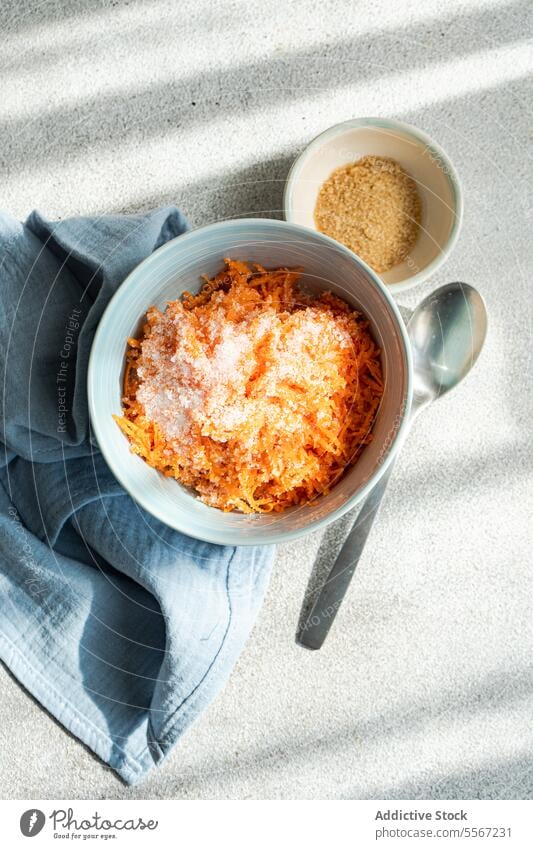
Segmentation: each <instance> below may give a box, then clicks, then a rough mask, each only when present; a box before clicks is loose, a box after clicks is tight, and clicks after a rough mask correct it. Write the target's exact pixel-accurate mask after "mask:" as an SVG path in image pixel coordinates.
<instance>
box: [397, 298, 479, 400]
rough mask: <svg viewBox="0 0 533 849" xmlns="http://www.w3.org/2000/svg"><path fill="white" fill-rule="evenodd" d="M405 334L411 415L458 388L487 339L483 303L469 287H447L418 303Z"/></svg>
mask: <svg viewBox="0 0 533 849" xmlns="http://www.w3.org/2000/svg"><path fill="white" fill-rule="evenodd" d="M407 333H408V335H409V341H410V343H411V350H412V354H413V371H414V396H413V407H412V415H413V416H414V415H416V414H418V413H419V412H420V410H422V409H423V408H424V407H426V406H427V405H428V404H430V403H432V402H433V401H435V400H436V399H437V398H440V396H441V395H444V394H445V393H446V392H449V391H450V389H453V388H454V386H457V384H458V383H460V382H461V380H463V378H464V377H466V375H467V374H468V372H469V371H470V369H471V368H472V366H473V365H474V364H475V362H476V360H477V358H478V357H479V354H480V352H481V349H482V347H483V343H484V342H485V337H486V335H487V310H486V307H485V302H484V300H483V298H482V297H481V295H480V294H479V292H478V291H477V290H476V289H474V288H473V287H472V286H469V285H468V283H448V284H447V285H446V286H442V287H441V288H440V289H437V291H436V292H433V293H432V294H431V295H428V297H427V298H424V300H423V301H421V302H420V304H418V306H417V307H416V309H415V310H414V312H413V313H412V315H411V317H410V319H409V322H408V325H407Z"/></svg>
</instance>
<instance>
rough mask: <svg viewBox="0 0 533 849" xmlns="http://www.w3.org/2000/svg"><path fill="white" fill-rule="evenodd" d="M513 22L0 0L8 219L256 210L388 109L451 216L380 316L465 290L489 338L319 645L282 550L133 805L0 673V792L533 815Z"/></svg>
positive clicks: (406, 473)
mask: <svg viewBox="0 0 533 849" xmlns="http://www.w3.org/2000/svg"><path fill="white" fill-rule="evenodd" d="M528 7H529V8H530V4H527V3H526V2H524V3H521V2H503V3H502V2H494V1H493V0H467V2H463V3H460V2H457V0H453V2H448V3H446V4H444V3H442V2H438V1H437V0H426V2H423V3H419V2H415V1H414V0H401V2H398V3H390V2H387V0H378V2H375V1H374V2H367V0H360V2H357V3H353V0H333V1H332V0H326V2H320V3H318V2H316V0H299V1H298V2H296V0H289V2H287V3H284V4H279V5H277V4H274V3H273V2H269V0H248V2H244V0H231V2H224V3H221V2H213V0H184V2H182V3H180V4H176V3H173V2H171V0H145V2H139V0H132V2H123V3H122V2H99V0H84V1H83V2H80V3H76V2H72V0H59V2H57V0H56V2H42V3H41V2H37V0H34V2H31V0H18V2H16V3H15V2H14V0H6V2H5V3H4V4H3V16H4V28H3V29H4V33H3V38H2V42H1V44H0V57H1V59H0V68H1V70H2V98H1V99H0V159H1V174H2V176H1V186H2V201H1V203H2V206H4V207H5V208H7V209H8V210H10V211H11V212H13V213H14V214H16V215H18V216H20V217H23V216H25V215H26V214H27V213H28V212H29V211H30V210H31V209H32V208H34V207H38V208H39V209H40V210H42V211H43V212H45V213H46V214H47V215H49V216H54V215H55V216H67V215H73V214H78V213H105V212H109V211H132V210H138V209H144V208H147V207H149V206H152V205H155V204H160V203H164V202H169V201H175V202H177V203H178V204H179V205H180V206H181V207H182V208H183V209H184V211H185V212H186V213H187V214H188V215H189V216H190V219H191V221H192V223H193V224H194V225H199V224H203V223H205V222H208V221H214V220H217V219H220V218H225V217H235V216H239V215H243V214H252V215H258V214H263V215H267V216H278V215H279V214H280V199H281V192H282V186H283V180H284V177H285V175H286V173H287V170H288V167H289V164H290V162H291V161H292V159H293V158H294V156H295V155H296V154H297V153H298V151H300V150H301V149H302V147H303V146H304V145H305V144H306V142H307V141H308V140H309V139H310V138H312V137H313V136H314V135H316V134H317V133H318V132H320V131H321V130H323V129H324V128H326V127H327V126H329V125H331V124H332V123H335V122H337V121H341V120H344V119H347V118H350V117H353V116H361V115H390V116H395V117H398V118H401V119H403V120H406V121H409V122H412V123H414V124H416V125H418V126H419V127H421V128H423V129H424V130H426V131H428V132H429V133H430V134H431V135H433V136H434V137H435V138H436V139H438V141H439V142H440V143H441V144H442V145H443V147H444V148H445V149H446V150H447V151H448V153H449V154H450V156H451V157H452V159H453V161H454V162H455V164H456V165H457V168H458V170H459V173H460V176H461V178H462V181H463V185H464V192H465V198H466V212H465V220H464V227H463V231H462V235H461V237H460V241H459V244H458V246H457V248H456V250H455V252H454V254H453V256H452V257H451V259H450V260H449V262H448V263H447V265H446V266H445V268H444V269H443V270H442V271H441V272H439V274H438V275H436V276H435V278H434V279H433V280H432V281H431V283H430V284H429V286H425V287H422V288H421V289H419V290H418V291H414V292H412V293H409V294H408V296H406V297H403V298H402V299H401V300H402V303H404V304H406V305H408V306H412V305H414V304H415V303H416V301H417V300H418V299H419V298H420V297H421V296H423V294H425V292H426V291H428V290H429V288H430V287H436V286H437V285H439V284H441V283H444V282H446V281H449V280H455V279H464V280H467V281H469V282H471V283H473V284H474V285H476V286H478V287H479V288H480V289H481V291H482V292H483V294H484V295H485V297H486V300H487V304H488V309H489V312H490V335H489V338H488V342H487V347H486V350H485V352H484V354H483V357H482V360H481V361H480V363H479V367H478V368H477V369H476V371H475V373H473V374H471V375H470V377H469V378H468V380H467V381H466V383H465V384H464V385H463V386H462V387H461V388H460V390H458V391H457V392H456V393H455V394H453V395H451V396H449V397H447V398H446V399H445V400H443V401H442V402H440V403H439V405H438V406H435V407H434V408H433V409H431V410H429V411H428V412H427V413H426V414H425V415H424V417H423V418H421V419H420V420H419V421H418V422H417V423H416V426H415V428H414V431H413V433H412V434H411V436H410V439H409V441H408V444H407V445H406V447H405V450H404V452H403V455H402V457H401V459H400V462H399V464H398V468H397V470H396V474H395V477H394V480H393V482H392V483H391V485H390V488H389V493H388V497H387V500H386V503H385V505H384V508H383V512H382V515H381V518H380V521H379V524H378V526H377V527H376V528H375V532H374V534H373V537H372V540H371V544H370V545H369V547H368V549H367V552H366V553H365V556H364V559H363V561H362V562H361V565H360V570H359V573H358V575H357V579H356V580H355V581H354V584H353V587H352V589H351V592H350V595H349V598H348V599H347V601H346V603H345V605H344V606H343V608H342V610H341V612H340V614H339V616H338V620H337V622H336V624H335V629H334V631H333V633H332V634H331V637H330V639H329V641H328V643H327V645H326V646H325V648H324V649H323V651H321V652H320V653H316V654H315V653H307V652H305V651H303V650H302V649H300V648H298V647H297V646H296V645H295V641H294V633H295V627H296V623H297V620H298V615H299V610H300V605H301V602H302V598H303V595H304V592H305V587H306V584H307V581H308V578H309V574H310V570H311V566H312V562H313V558H314V555H315V552H316V550H317V548H318V546H319V543H320V539H319V538H318V537H316V536H315V537H310V538H308V539H305V540H303V541H300V542H297V543H294V544H291V545H287V546H285V547H282V548H280V550H279V555H278V559H277V565H276V569H275V574H274V578H273V580H272V584H271V587H270V591H269V594H268V598H267V600H266V603H265V605H264V608H263V610H262V613H261V615H260V618H259V620H258V622H257V626H256V628H255V631H254V633H253V635H252V638H251V639H250V641H249V644H248V646H247V648H246V650H245V651H244V653H243V655H242V657H241V659H240V661H239V663H238V665H237V667H236V669H235V672H234V674H233V676H232V678H231V680H230V682H229V684H228V686H227V687H226V689H225V691H224V692H223V694H222V695H221V696H220V698H219V699H218V700H217V701H216V703H215V704H214V705H213V706H212V707H211V709H210V710H209V711H207V712H206V713H205V715H204V716H203V717H202V718H201V719H200V720H199V721H198V723H197V724H196V725H195V726H194V728H193V729H192V730H191V731H190V733H189V734H188V735H187V737H186V738H185V739H184V740H183V742H182V744H181V745H179V746H178V747H177V748H176V749H175V751H174V753H173V754H172V756H171V757H170V758H169V759H168V761H167V762H166V763H165V765H164V766H163V768H162V769H161V770H159V771H157V772H156V773H154V774H153V775H152V776H151V777H150V778H149V779H148V780H147V781H146V782H145V783H144V784H143V785H141V786H139V787H138V788H135V789H128V788H125V787H124V786H123V785H122V784H121V783H120V782H119V781H118V780H117V779H116V778H115V776H114V775H113V774H112V773H111V772H110V771H109V770H107V769H106V768H105V767H103V766H102V765H101V764H100V763H99V762H98V761H97V760H95V759H94V758H93V757H92V756H91V754H90V753H88V752H87V751H86V750H85V749H83V748H82V746H81V745H80V744H78V743H77V741H75V740H74V739H73V738H71V737H70V736H68V735H67V734H66V733H65V732H64V731H63V730H62V729H61V728H60V727H59V726H58V725H57V724H56V723H55V722H54V721H53V720H52V719H50V717H49V716H47V715H46V714H45V713H44V712H43V711H42V710H41V709H40V708H39V707H38V706H37V705H36V704H35V703H34V702H33V701H32V700H31V699H30V698H29V697H28V696H27V695H26V694H25V693H24V692H23V691H22V689H21V688H20V687H19V686H18V684H17V683H16V682H15V681H13V680H12V679H11V677H10V676H9V674H8V673H7V672H6V671H5V670H1V671H0V692H1V696H0V796H1V797H3V798H29V799H39V798H44V799H49V798H239V799H243V798H278V797H279V798H300V797H303V798H329V797H333V798H402V797H404V798H477V797H481V798H494V797H496V798H531V797H533V748H532V746H533V723H532V722H531V716H532V710H533V677H532V663H533V659H532V647H533V617H532V614H531V607H532V597H533V596H532V590H533V576H532V569H531V559H532V558H531V545H532V535H531V519H532V499H531V472H532V454H531V416H532V412H533V411H532V405H531V366H532V363H531V270H532V269H531V259H532V248H531V246H532V240H531V233H530V231H531V224H532V223H533V210H532V206H531V199H530V198H531V185H529V186H528V185H527V179H528V177H529V178H530V177H531V168H530V159H528V147H529V150H530V149H531V127H532V120H531V100H530V99H529V101H528V98H527V93H528V88H527V86H528V80H527V75H528V73H530V71H531V45H530V44H529V45H528V44H526V42H525V38H526V34H527V31H528V15H530V13H529V12H528ZM530 23H531V19H530V17H529V24H530ZM528 523H529V524H528ZM331 544H332V547H333V544H334V541H332V542H331ZM332 550H333V548H332Z"/></svg>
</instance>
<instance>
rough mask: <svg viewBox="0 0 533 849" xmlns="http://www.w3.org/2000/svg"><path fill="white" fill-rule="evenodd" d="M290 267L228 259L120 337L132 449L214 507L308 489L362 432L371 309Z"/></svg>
mask: <svg viewBox="0 0 533 849" xmlns="http://www.w3.org/2000/svg"><path fill="white" fill-rule="evenodd" d="M300 277H301V272H300V271H299V270H295V269H286V268H279V269H275V270H265V269H264V268H262V267H261V266H257V265H256V266H254V267H253V269H252V268H250V267H249V266H248V265H246V264H244V263H242V262H236V261H234V260H229V259H228V260H226V268H225V269H224V270H223V271H221V272H220V273H219V274H217V275H216V276H215V277H214V278H213V279H211V280H209V279H205V282H204V285H203V287H202V289H201V290H200V292H199V293H198V294H197V295H192V294H190V293H185V294H184V295H183V297H182V298H181V299H179V300H176V301H170V302H169V303H168V305H167V307H166V309H165V311H164V312H161V311H160V310H158V309H156V308H155V307H152V308H151V309H150V310H149V311H148V313H147V318H146V323H145V325H144V328H143V333H142V336H141V338H140V339H129V340H128V349H127V354H126V368H125V373H124V397H123V415H122V416H115V417H114V418H115V420H116V421H117V423H118V425H119V427H120V428H121V429H122V431H123V432H124V434H125V435H126V436H127V438H128V439H129V441H130V443H131V450H132V451H133V452H134V453H136V454H139V455H140V456H141V457H142V458H143V459H144V460H145V461H146V462H147V463H148V464H149V465H150V466H152V467H154V468H155V469H158V470H159V471H160V472H162V473H163V474H164V475H167V476H170V477H173V478H175V479H176V480H178V481H179V482H180V483H182V484H184V485H185V486H188V487H191V488H192V489H194V490H195V491H196V492H197V494H198V495H199V496H200V498H201V499H202V500H203V501H205V502H206V503H207V504H209V505H211V506H214V507H218V508H220V509H222V510H239V511H242V512H279V511H281V510H284V509H286V508H287V507H291V506H295V505H301V504H305V503H308V502H310V501H312V500H313V499H315V498H316V497H317V496H319V495H323V494H325V493H327V492H329V490H330V489H331V488H332V486H334V485H335V483H337V481H338V480H339V479H340V478H341V476H342V475H343V473H344V471H345V469H346V468H347V467H348V466H350V465H351V464H352V463H353V462H354V461H355V460H356V459H357V457H358V456H359V453H360V451H361V449H362V448H363V446H364V445H366V444H367V443H368V442H370V441H371V439H372V426H373V423H374V419H375V416H376V412H377V409H378V406H379V403H380V400H381V396H382V394H383V383H382V372H381V361H380V352H379V349H378V347H377V346H376V344H375V342H374V340H373V338H372V336H371V334H370V330H369V325H368V322H367V320H366V319H365V318H364V317H363V316H362V315H361V314H359V313H357V312H355V311H353V310H352V309H351V307H349V305H348V304H346V303H345V302H344V301H342V300H341V299H339V298H338V297H336V296H335V295H333V294H331V293H324V294H321V295H320V296H319V297H316V298H313V297H311V296H309V295H306V294H304V293H303V292H302V291H301V290H300V287H299V279H300Z"/></svg>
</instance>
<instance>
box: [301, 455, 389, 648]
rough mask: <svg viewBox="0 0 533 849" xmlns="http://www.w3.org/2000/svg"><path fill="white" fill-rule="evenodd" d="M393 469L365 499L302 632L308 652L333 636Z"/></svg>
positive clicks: (303, 642)
mask: <svg viewBox="0 0 533 849" xmlns="http://www.w3.org/2000/svg"><path fill="white" fill-rule="evenodd" d="M392 467H393V464H391V465H390V466H389V468H388V469H387V471H386V472H385V474H384V475H383V477H382V478H381V479H380V480H379V481H378V483H377V484H376V486H375V487H374V489H373V490H372V492H371V493H370V494H369V495H368V496H367V497H366V498H365V500H364V502H363V506H362V508H361V510H360V512H359V515H358V517H357V519H356V520H355V523H354V525H353V527H352V529H351V531H350V533H349V534H348V536H347V537H346V539H345V541H344V545H343V546H342V548H341V550H340V552H339V555H338V557H337V559H336V561H335V563H334V564H333V567H332V569H331V571H330V573H329V575H328V577H327V579H326V581H325V583H324V585H323V586H322V589H321V590H320V592H319V594H318V597H317V599H316V601H315V602H314V604H313V606H312V608H311V610H310V612H309V614H308V616H307V619H306V620H305V623H304V624H303V626H302V627H301V629H300V631H299V632H298V636H297V640H298V642H299V643H300V645H301V646H303V647H304V648H307V649H314V650H316V649H319V648H321V646H322V644H323V642H324V640H325V639H326V637H327V635H328V633H329V629H330V628H331V625H332V623H333V620H334V619H335V616H336V615H337V612H338V610H339V607H340V606H341V603H342V600H343V598H344V596H345V594H346V591H347V589H348V587H349V585H350V581H351V580H352V576H353V574H354V572H355V569H356V567H357V564H358V563H359V560H360V558H361V555H362V553H363V549H364V547H365V543H366V540H367V537H368V535H369V533H370V531H371V528H372V525H373V524H374V520H375V518H376V516H377V514H378V512H379V507H380V505H381V500H382V498H383V495H384V493H385V490H386V488H387V484H388V482H389V478H390V475H391V472H392Z"/></svg>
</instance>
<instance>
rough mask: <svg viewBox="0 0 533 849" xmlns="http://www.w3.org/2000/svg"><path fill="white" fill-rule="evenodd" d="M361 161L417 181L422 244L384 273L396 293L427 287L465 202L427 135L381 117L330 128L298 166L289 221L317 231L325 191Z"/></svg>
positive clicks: (290, 185)
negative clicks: (379, 159) (381, 162)
mask: <svg viewBox="0 0 533 849" xmlns="http://www.w3.org/2000/svg"><path fill="white" fill-rule="evenodd" d="M362 156H386V157H390V158H391V159H395V160H396V161H397V162H399V164H400V165H401V166H402V167H403V168H404V169H405V171H407V173H408V174H410V176H411V177H413V179H414V180H415V181H416V183H417V187H418V191H419V194H420V199H421V202H422V221H421V228H420V233H419V236H418V239H417V241H416V243H415V245H414V246H413V248H412V250H411V252H410V255H409V256H408V257H407V259H406V260H404V262H402V263H401V264H400V265H397V266H395V267H394V268H391V269H390V271H386V272H384V273H382V274H380V277H381V279H382V280H383V282H384V283H386V284H387V286H388V288H389V290H390V291H391V292H392V293H393V294H397V293H398V292H402V291H404V290H405V289H409V288H411V286H416V285H417V284H419V283H422V282H424V281H425V280H427V279H428V277H430V275H432V274H434V272H435V271H436V270H437V269H438V268H440V266H441V265H442V263H443V262H444V261H445V259H446V257H447V256H448V254H449V253H450V252H451V250H452V248H453V246H454V245H455V242H456V240H457V237H458V235H459V230H460V227H461V222H462V217H463V199H462V192H461V185H460V182H459V178H458V176H457V173H456V171H455V169H454V167H453V165H452V163H451V162H450V160H449V159H448V157H447V156H446V154H445V153H444V151H443V150H442V148H441V147H439V145H438V144H437V143H436V142H434V141H433V139H431V138H430V137H429V136H428V135H426V133H423V132H422V131H421V130H417V129H416V128H415V127H411V126H409V125H408V124H403V123H402V122H401V121H392V120H386V119H382V118H357V119H355V120H353V121H346V122H344V123H343V124H337V125H336V126H334V127H330V129H329V130H326V131H325V132H323V133H322V134H321V135H319V136H318V137H317V138H316V139H314V141H312V142H311V143H310V144H309V145H308V146H307V147H306V149H305V150H304V151H303V153H301V154H300V156H299V157H298V158H297V159H296V161H295V162H294V164H293V166H292V168H291V170H290V172H289V176H288V177H287V182H286V184H285V193H284V197H283V207H284V213H285V219H286V220H287V221H290V222H292V223H293V224H303V225H304V226H306V227H313V228H315V226H316V225H315V220H314V210H315V205H316V201H317V196H318V193H319V190H320V187H321V186H322V184H323V183H324V181H325V180H327V178H328V177H329V176H330V174H331V173H332V172H333V171H334V170H335V169H336V168H340V167H341V166H342V165H347V164H348V163H349V162H355V161H356V160H357V159H360V158H361V157H362Z"/></svg>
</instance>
